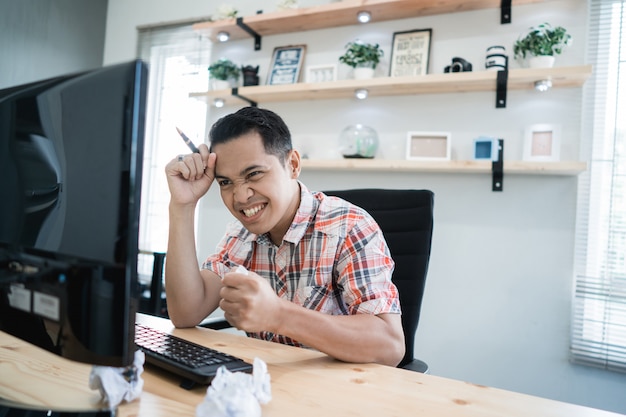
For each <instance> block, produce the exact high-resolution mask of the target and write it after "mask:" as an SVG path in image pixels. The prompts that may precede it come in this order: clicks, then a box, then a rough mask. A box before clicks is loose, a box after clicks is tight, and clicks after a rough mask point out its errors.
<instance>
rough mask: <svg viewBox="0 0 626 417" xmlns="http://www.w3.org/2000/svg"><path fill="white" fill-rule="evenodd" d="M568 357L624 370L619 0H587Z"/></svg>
mask: <svg viewBox="0 0 626 417" xmlns="http://www.w3.org/2000/svg"><path fill="white" fill-rule="evenodd" d="M588 16H589V25H588V27H589V35H588V44H587V53H588V62H589V63H591V64H592V65H593V76H592V77H591V78H590V80H589V82H587V83H586V85H585V87H584V98H583V103H584V104H583V105H584V108H583V120H582V135H581V138H582V139H581V157H582V159H583V160H587V161H588V164H589V165H588V171H587V172H586V173H585V174H583V175H581V177H580V179H579V192H578V211H577V220H576V244H575V248H576V249H575V250H576V253H575V259H576V263H575V268H574V271H575V287H574V294H573V309H572V311H573V319H572V337H571V349H570V351H571V359H572V361H573V362H575V363H581V364H586V365H591V366H596V367H601V368H604V369H607V370H613V371H620V372H626V163H625V162H626V161H625V158H626V117H624V115H626V61H625V60H626V31H625V24H626V0H590V1H589V14H588Z"/></svg>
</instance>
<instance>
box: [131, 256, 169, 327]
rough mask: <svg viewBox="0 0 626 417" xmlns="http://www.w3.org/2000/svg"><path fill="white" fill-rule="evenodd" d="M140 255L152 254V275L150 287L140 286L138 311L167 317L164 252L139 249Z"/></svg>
mask: <svg viewBox="0 0 626 417" xmlns="http://www.w3.org/2000/svg"><path fill="white" fill-rule="evenodd" d="M140 254H142V255H152V256H153V262H152V277H151V279H150V287H149V288H144V287H143V286H142V288H141V289H140V291H141V296H140V298H139V310H138V311H139V312H140V313H146V314H151V315H153V316H159V317H165V318H167V317H168V314H167V304H166V299H165V294H164V292H163V268H164V266H165V253H163V252H145V251H140Z"/></svg>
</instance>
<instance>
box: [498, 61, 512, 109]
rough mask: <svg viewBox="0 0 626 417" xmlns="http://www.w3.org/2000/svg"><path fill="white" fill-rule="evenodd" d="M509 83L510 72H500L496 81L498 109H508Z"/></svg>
mask: <svg viewBox="0 0 626 417" xmlns="http://www.w3.org/2000/svg"><path fill="white" fill-rule="evenodd" d="M508 82H509V70H500V71H498V77H497V79H496V108H497V109H503V108H505V107H506V89H507V84H508Z"/></svg>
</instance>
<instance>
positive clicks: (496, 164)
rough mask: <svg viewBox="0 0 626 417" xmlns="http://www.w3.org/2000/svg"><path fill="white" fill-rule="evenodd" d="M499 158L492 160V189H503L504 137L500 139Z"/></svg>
mask: <svg viewBox="0 0 626 417" xmlns="http://www.w3.org/2000/svg"><path fill="white" fill-rule="evenodd" d="M497 151H498V160H497V161H491V191H502V185H503V184H502V182H503V179H504V139H498V149H497Z"/></svg>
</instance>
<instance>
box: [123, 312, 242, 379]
mask: <svg viewBox="0 0 626 417" xmlns="http://www.w3.org/2000/svg"><path fill="white" fill-rule="evenodd" d="M135 344H136V345H137V347H138V348H139V349H141V350H142V351H143V352H144V353H145V354H146V362H147V363H149V364H153V365H155V366H157V367H159V368H162V369H165V370H166V371H169V372H172V373H174V374H176V375H179V376H181V377H183V378H184V380H183V383H182V384H181V386H183V387H185V388H190V387H191V386H193V383H199V384H206V385H208V384H210V383H211V380H212V379H213V377H215V373H216V372H217V370H218V368H219V367H220V366H225V367H226V369H228V370H229V371H231V372H238V371H241V372H248V373H250V372H252V365H251V364H249V363H247V362H244V361H243V360H242V359H239V358H237V357H234V356H231V355H228V354H226V353H224V352H219V351H217V350H214V349H211V348H208V347H206V346H201V345H198V344H196V343H193V342H190V341H188V340H185V339H181V338H179V337H176V336H173V335H171V334H168V333H165V332H162V331H160V330H156V329H153V328H151V327H148V326H145V325H142V324H139V323H137V324H136V325H135Z"/></svg>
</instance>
